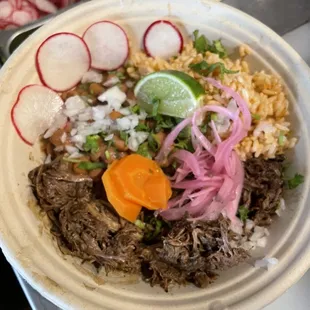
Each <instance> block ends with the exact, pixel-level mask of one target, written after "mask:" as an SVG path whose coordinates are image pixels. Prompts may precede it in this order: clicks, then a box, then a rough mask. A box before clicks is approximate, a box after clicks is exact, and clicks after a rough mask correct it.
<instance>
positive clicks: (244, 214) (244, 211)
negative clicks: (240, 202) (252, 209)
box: [238, 206, 249, 221]
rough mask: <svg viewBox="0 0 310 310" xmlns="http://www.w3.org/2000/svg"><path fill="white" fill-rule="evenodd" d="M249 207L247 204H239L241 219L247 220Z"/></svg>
mask: <svg viewBox="0 0 310 310" xmlns="http://www.w3.org/2000/svg"><path fill="white" fill-rule="evenodd" d="M248 213H249V209H248V208H247V207H246V206H239V209H238V215H239V218H240V220H241V221H245V220H246V219H247V218H248Z"/></svg>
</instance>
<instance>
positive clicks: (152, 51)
mask: <svg viewBox="0 0 310 310" xmlns="http://www.w3.org/2000/svg"><path fill="white" fill-rule="evenodd" d="M143 46H144V50H145V52H146V53H147V55H149V56H152V57H160V58H163V59H168V58H170V57H172V56H175V55H177V54H178V53H181V51H182V49H183V37H182V34H181V32H180V31H179V29H178V28H177V27H176V26H175V25H173V24H172V23H171V22H169V21H167V20H157V21H155V22H154V23H152V24H151V25H150V26H149V27H148V28H147V29H146V31H145V33H144V36H143Z"/></svg>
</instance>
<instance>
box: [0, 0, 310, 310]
mask: <svg viewBox="0 0 310 310" xmlns="http://www.w3.org/2000/svg"><path fill="white" fill-rule="evenodd" d="M158 19H167V20H170V21H172V22H174V23H175V24H176V25H177V26H178V27H179V29H180V30H181V32H182V34H183V36H184V38H187V37H189V36H190V35H191V34H192V32H193V31H194V30H195V29H199V30H200V31H201V33H204V34H205V35H206V36H207V37H208V38H209V39H211V40H212V39H214V40H215V39H218V38H221V39H222V42H223V44H224V45H225V46H226V47H227V48H228V52H229V54H231V55H232V56H231V57H232V58H233V57H234V55H235V53H236V52H235V51H236V47H238V46H240V45H241V44H247V45H248V46H249V47H250V48H251V50H252V53H251V55H249V56H247V62H248V63H249V64H250V66H251V70H252V71H255V70H262V69H263V70H265V71H266V72H273V73H274V74H276V75H279V76H280V77H281V78H282V80H283V83H284V85H285V88H286V89H285V92H286V94H287V97H288V99H289V102H290V116H289V119H290V122H291V124H292V131H293V134H294V136H295V137H297V138H298V143H297V144H296V146H295V148H294V149H293V150H292V151H290V152H288V157H289V158H290V162H291V163H292V164H291V166H290V169H292V171H298V172H300V173H302V174H303V175H304V176H305V180H304V183H303V185H302V186H300V187H299V188H298V189H297V190H295V191H294V192H291V193H293V194H289V195H286V196H285V201H286V210H285V212H283V214H282V216H281V217H277V218H276V219H275V221H274V223H273V224H272V225H271V227H270V230H269V232H270V236H269V237H268V242H267V245H266V247H265V248H260V249H259V248H257V249H256V250H255V251H254V252H252V253H251V254H252V258H251V259H249V260H248V261H246V262H245V263H243V264H240V265H238V266H237V267H234V268H231V269H229V270H227V271H222V272H221V274H220V277H219V279H218V280H216V281H215V282H214V283H213V284H211V285H210V286H208V287H207V288H205V289H198V288H197V287H195V286H193V285H187V286H182V287H173V288H172V289H171V290H170V291H169V292H168V293H166V292H165V291H164V290H162V289H161V288H160V287H157V286H155V287H150V286H149V285H148V284H146V283H145V282H143V281H140V280H139V279H137V278H135V277H128V276H123V275H113V276H106V275H105V274H104V273H103V272H102V274H101V273H100V274H96V272H95V270H93V267H92V266H90V265H88V264H84V265H81V262H80V261H79V260H78V259H75V258H73V257H71V256H64V255H63V254H62V253H61V252H60V250H59V249H58V247H57V245H56V243H55V240H53V238H52V237H51V235H50V233H49V231H48V223H47V221H46V217H45V216H44V215H43V214H42V213H41V212H39V211H38V208H36V207H35V206H34V205H33V203H32V201H33V199H34V197H33V195H32V192H31V188H30V186H29V181H28V177H27V175H28V172H29V171H30V170H31V169H33V168H34V167H36V166H38V164H40V163H42V160H43V154H42V152H41V150H40V145H39V143H36V144H35V145H34V146H33V147H31V146H29V145H27V144H25V143H24V142H23V141H22V140H21V139H20V138H19V137H18V135H17V134H16V131H15V130H14V127H13V125H12V123H11V118H10V111H11V108H12V105H13V104H14V102H15V100H16V97H17V95H18V92H19V90H20V89H22V88H23V87H24V86H25V85H28V84H35V83H39V84H40V79H39V76H38V74H37V71H36V68H35V61H34V59H35V53H36V51H37V49H38V47H39V45H40V43H41V42H43V41H44V39H45V38H47V37H48V36H50V35H52V34H54V33H56V32H73V33H75V34H77V35H82V34H83V33H84V31H85V30H86V29H87V27H88V26H89V25H90V24H93V23H94V22H96V21H100V20H111V21H114V22H116V23H118V24H120V25H121V26H122V27H123V28H124V29H125V30H126V32H127V34H128V37H129V41H130V46H131V50H132V51H134V50H138V49H140V48H141V46H142V36H143V33H144V31H145V29H146V27H147V26H148V25H149V24H150V23H151V22H153V21H155V20H158ZM309 94H310V71H309V68H308V67H307V65H306V64H305V63H304V61H303V60H302V59H301V57H300V56H299V55H298V54H297V53H296V52H295V51H294V50H293V49H292V48H291V47H290V46H289V45H288V44H287V43H286V42H284V41H283V40H282V39H281V38H280V37H279V36H278V35H277V34H276V33H274V32H273V31H272V30H270V29H269V28H268V27H266V26H264V25H263V24H262V23H260V22H259V21H257V20H255V19H253V18H252V17H250V16H248V15H246V14H244V13H242V12H241V11H238V10H236V9H234V8H232V7H229V6H227V5H224V4H221V3H218V2H216V1H209V0H206V1H203V0H195V1H188V0H156V1H154V0H123V1H116V0H115V1H113V0H106V1H90V2H88V3H85V4H82V5H80V6H78V7H76V8H74V9H72V10H70V11H68V12H65V13H64V14H61V15H60V16H58V17H56V18H55V19H53V20H52V21H51V22H49V23H48V24H46V25H45V26H43V27H42V28H40V29H39V30H37V31H36V32H35V33H34V34H32V35H31V36H30V37H29V38H28V39H27V40H26V41H25V42H24V43H23V44H22V45H21V46H20V47H19V48H18V49H17V50H16V51H15V52H14V54H13V55H12V57H10V59H9V60H8V61H7V62H6V63H5V65H4V66H3V68H2V69H1V71H0V102H1V105H0V150H1V165H0V175H1V177H0V246H1V248H2V251H3V253H4V255H5V256H6V258H7V260H8V261H9V262H10V264H11V265H12V266H13V267H14V268H15V269H16V270H17V271H18V272H19V273H20V274H21V275H22V277H23V278H24V279H25V280H26V281H27V282H28V283H29V284H30V285H31V286H33V287H34V288H35V289H36V290H37V291H38V292H39V293H40V294H42V296H44V297H45V298H47V299H48V300H50V301H51V302H53V303H54V304H55V305H57V306H58V307H60V308H62V309H88V310H89V309H135V310H138V309H141V310H142V309H154V310H155V309H158V310H159V309H164V308H167V309H180V310H181V309H184V310H185V309H186V310H188V309H195V310H198V309H201V310H202V309H203V310H206V309H210V310H216V309H217V310H219V309H236V310H248V309H253V310H254V309H261V308H263V307H264V306H265V305H267V304H268V303H270V302H272V301H273V300H274V299H276V298H277V297H279V296H280V295H281V294H282V293H284V292H285V290H287V289H288V288H289V287H290V286H292V285H293V284H294V283H295V282H296V281H298V280H299V279H300V278H301V277H302V275H303V274H304V273H305V272H306V271H307V269H308V268H309V266H310V209H309V204H310V201H309V162H310V161H309V158H308V156H309V154H310V151H309V137H310V132H309V131H310V123H309V119H310V108H309ZM262 257H275V258H277V259H278V264H277V265H276V266H274V267H273V268H271V269H270V270H266V269H263V268H254V262H255V260H257V259H261V258H262Z"/></svg>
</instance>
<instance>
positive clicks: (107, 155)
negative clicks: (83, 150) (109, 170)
mask: <svg viewBox="0 0 310 310" xmlns="http://www.w3.org/2000/svg"><path fill="white" fill-rule="evenodd" d="M104 155H105V158H106V159H107V160H109V159H110V158H111V155H110V152H109V151H108V150H106V151H105V152H104Z"/></svg>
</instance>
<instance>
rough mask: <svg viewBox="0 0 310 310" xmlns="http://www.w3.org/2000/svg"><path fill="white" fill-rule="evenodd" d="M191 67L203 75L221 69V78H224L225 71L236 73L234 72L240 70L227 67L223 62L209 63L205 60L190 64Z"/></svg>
mask: <svg viewBox="0 0 310 310" xmlns="http://www.w3.org/2000/svg"><path fill="white" fill-rule="evenodd" d="M189 67H190V68H191V69H192V70H193V71H195V72H197V73H199V74H201V75H203V76H207V75H209V74H210V73H212V72H213V71H215V70H217V69H218V70H219V71H220V77H221V79H222V78H223V76H224V74H225V73H227V74H234V73H238V72H239V71H233V70H228V69H226V68H225V65H224V64H223V63H222V62H216V63H214V64H208V63H207V62H206V61H205V60H203V61H201V62H198V63H196V64H190V65H189Z"/></svg>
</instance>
